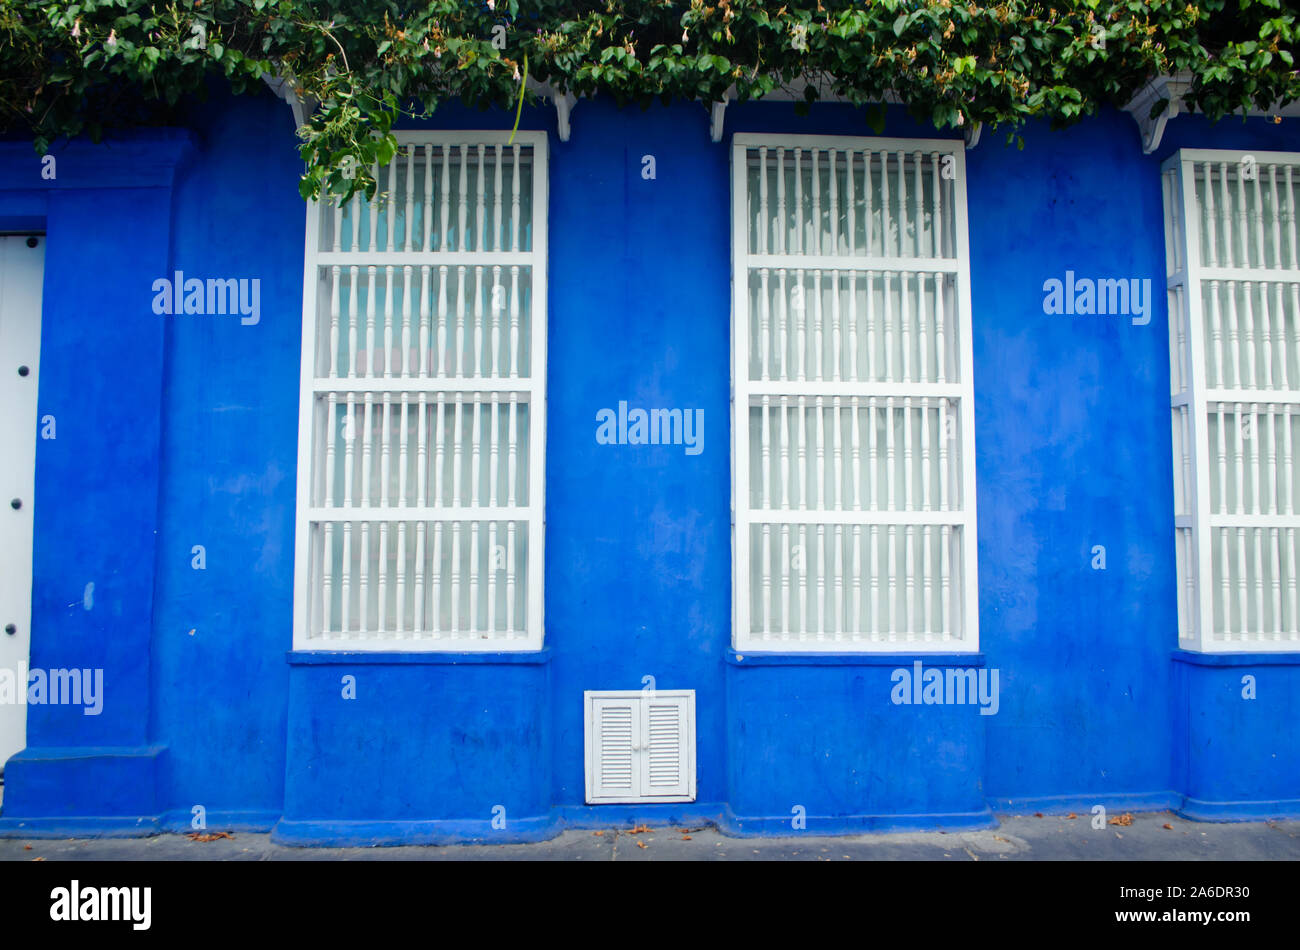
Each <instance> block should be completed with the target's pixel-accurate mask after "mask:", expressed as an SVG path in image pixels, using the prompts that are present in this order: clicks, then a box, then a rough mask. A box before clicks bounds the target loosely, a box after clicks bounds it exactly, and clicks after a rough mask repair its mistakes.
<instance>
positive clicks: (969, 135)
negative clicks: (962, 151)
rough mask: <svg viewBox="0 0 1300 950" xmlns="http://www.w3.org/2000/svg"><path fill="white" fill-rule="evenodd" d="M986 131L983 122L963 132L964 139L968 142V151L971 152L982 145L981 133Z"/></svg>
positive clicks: (974, 124)
mask: <svg viewBox="0 0 1300 950" xmlns="http://www.w3.org/2000/svg"><path fill="white" fill-rule="evenodd" d="M983 131H984V123H983V122H975V123H973V124H972V125H970V126H969V127H968V128H966V129H965V130H963V131H962V134H961V136H962V138H963V139H965V140H966V150H967V151H970V150H971V149H973V148H974V147H975V146H977V145H979V144H980V133H981V132H983Z"/></svg>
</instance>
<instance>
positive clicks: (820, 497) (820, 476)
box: [808, 396, 828, 509]
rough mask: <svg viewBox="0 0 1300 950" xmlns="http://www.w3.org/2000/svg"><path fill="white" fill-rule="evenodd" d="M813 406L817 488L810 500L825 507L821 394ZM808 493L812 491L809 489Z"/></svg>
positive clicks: (824, 439)
mask: <svg viewBox="0 0 1300 950" xmlns="http://www.w3.org/2000/svg"><path fill="white" fill-rule="evenodd" d="M813 406H814V409H813V411H814V412H815V413H816V416H817V452H816V455H817V488H816V496H815V498H813V499H811V500H813V501H814V502H815V507H817V508H821V509H826V508H827V507H828V506H827V504H826V412H825V410H824V408H823V401H822V397H821V396H818V397H817V398H816V400H815V401H814V403H813ZM808 494H809V495H812V494H813V493H812V492H811V491H810V492H809V493H808Z"/></svg>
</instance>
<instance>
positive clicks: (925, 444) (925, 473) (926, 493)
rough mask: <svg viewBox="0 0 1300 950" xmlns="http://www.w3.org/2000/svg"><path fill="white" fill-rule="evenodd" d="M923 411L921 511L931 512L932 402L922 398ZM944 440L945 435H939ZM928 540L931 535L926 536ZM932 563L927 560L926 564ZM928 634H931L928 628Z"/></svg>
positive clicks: (921, 407) (920, 401) (921, 406)
mask: <svg viewBox="0 0 1300 950" xmlns="http://www.w3.org/2000/svg"><path fill="white" fill-rule="evenodd" d="M918 402H919V403H920V410H921V510H922V511H930V510H931V509H930V477H931V471H932V470H931V468H930V400H929V399H926V398H924V397H922V398H921V399H919V400H918ZM939 437H940V438H943V433H942V432H940V433H939ZM926 537H927V539H928V538H929V535H926ZM929 563H930V562H929V561H928V560H927V561H926V564H929ZM925 629H926V632H927V633H929V632H930V628H929V627H928V626H927V627H926V628H925Z"/></svg>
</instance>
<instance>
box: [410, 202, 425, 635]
mask: <svg viewBox="0 0 1300 950" xmlns="http://www.w3.org/2000/svg"><path fill="white" fill-rule="evenodd" d="M426 207H427V206H426ZM417 399H418V404H417V406H416V408H417V410H418V412H419V418H418V421H417V423H416V443H415V450H416V454H415V506H416V507H417V508H424V507H426V506H427V505H428V503H429V502H428V498H429V491H428V488H429V481H428V479H429V443H428V411H429V406H428V399H429V397H428V394H426V393H423V392H422V393H420V394H419V396H418V397H417ZM425 543H426V525H425V522H423V521H419V522H416V525H415V617H414V629H415V634H416V636H420V635H421V634H423V633H424V629H425V626H424V625H425V617H424V597H425V589H424V588H425V571H426V566H425V563H424V557H425Z"/></svg>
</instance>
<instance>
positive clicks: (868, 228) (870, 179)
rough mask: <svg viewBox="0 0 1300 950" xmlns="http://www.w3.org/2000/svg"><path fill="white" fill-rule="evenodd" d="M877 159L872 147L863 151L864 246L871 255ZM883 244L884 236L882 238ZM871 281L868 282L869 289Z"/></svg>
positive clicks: (865, 251)
mask: <svg viewBox="0 0 1300 950" xmlns="http://www.w3.org/2000/svg"><path fill="white" fill-rule="evenodd" d="M874 161H875V153H874V152H873V151H872V150H871V149H869V148H868V149H863V151H862V232H863V233H862V246H863V251H864V253H865V254H866V255H867V256H868V257H870V256H871V252H872V248H873V247H874V246H875V244H874V242H873V241H872V237H874V235H873V234H872V231H874V230H875V226H876V222H875V211H874V210H873V209H872V207H871V197H872V193H873V191H874V190H875V187H876V185H875V176H874V175H873V173H872V171H871V166H872V163H873V162H874ZM881 243H882V245H883V243H884V241H883V238H882V240H881ZM869 288H870V283H868V289H869Z"/></svg>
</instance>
